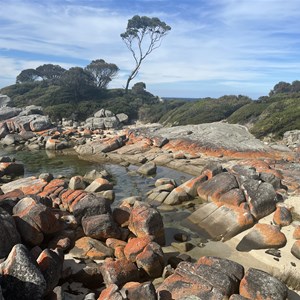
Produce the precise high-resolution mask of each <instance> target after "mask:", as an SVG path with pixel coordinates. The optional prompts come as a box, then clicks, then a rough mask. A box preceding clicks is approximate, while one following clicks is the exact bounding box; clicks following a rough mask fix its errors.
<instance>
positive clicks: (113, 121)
mask: <svg viewBox="0 0 300 300" xmlns="http://www.w3.org/2000/svg"><path fill="white" fill-rule="evenodd" d="M118 125H119V120H118V119H117V118H116V117H114V116H112V117H105V118H104V126H105V128H108V129H110V128H117V127H118Z"/></svg>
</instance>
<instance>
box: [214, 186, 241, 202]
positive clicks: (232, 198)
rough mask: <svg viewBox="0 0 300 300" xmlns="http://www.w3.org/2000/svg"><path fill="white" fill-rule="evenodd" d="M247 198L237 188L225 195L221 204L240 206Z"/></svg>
mask: <svg viewBox="0 0 300 300" xmlns="http://www.w3.org/2000/svg"><path fill="white" fill-rule="evenodd" d="M245 201H246V198H245V195H244V193H243V191H242V190H240V189H238V188H235V189H232V190H230V191H228V192H227V193H225V194H223V195H222V196H221V197H220V199H219V202H221V203H222V202H223V203H226V204H229V205H234V206H240V204H241V203H243V202H245Z"/></svg>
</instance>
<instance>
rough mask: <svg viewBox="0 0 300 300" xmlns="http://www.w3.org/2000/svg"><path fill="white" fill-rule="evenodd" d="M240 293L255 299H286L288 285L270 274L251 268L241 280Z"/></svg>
mask: <svg viewBox="0 0 300 300" xmlns="http://www.w3.org/2000/svg"><path fill="white" fill-rule="evenodd" d="M240 295H241V296H243V297H246V298H248V299H253V300H269V299H272V300H285V299H286V298H287V287H286V286H285V284H283V283H282V282H281V281H280V280H278V279H277V278H275V277H273V276H271V275H270V274H268V273H266V272H264V271H261V270H257V269H254V268H249V269H248V271H247V272H246V274H245V276H244V278H243V279H242V281H241V284H240Z"/></svg>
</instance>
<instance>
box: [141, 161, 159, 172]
mask: <svg viewBox="0 0 300 300" xmlns="http://www.w3.org/2000/svg"><path fill="white" fill-rule="evenodd" d="M156 168H157V167H156V164H155V163H154V162H153V161H149V162H147V163H145V164H143V165H142V166H140V167H139V168H138V170H137V171H138V172H139V173H141V174H143V175H154V174H155V173H156Z"/></svg>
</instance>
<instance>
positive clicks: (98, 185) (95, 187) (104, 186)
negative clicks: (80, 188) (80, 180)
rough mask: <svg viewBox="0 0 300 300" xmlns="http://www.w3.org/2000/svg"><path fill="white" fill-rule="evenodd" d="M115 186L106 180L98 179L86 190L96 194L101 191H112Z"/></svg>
mask: <svg viewBox="0 0 300 300" xmlns="http://www.w3.org/2000/svg"><path fill="white" fill-rule="evenodd" d="M112 189H113V185H112V183H110V182H109V181H108V180H107V179H105V178H96V179H95V180H94V181H93V182H92V183H91V184H90V185H88V186H87V187H86V189H85V191H86V192H88V193H96V192H101V191H107V190H112Z"/></svg>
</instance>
